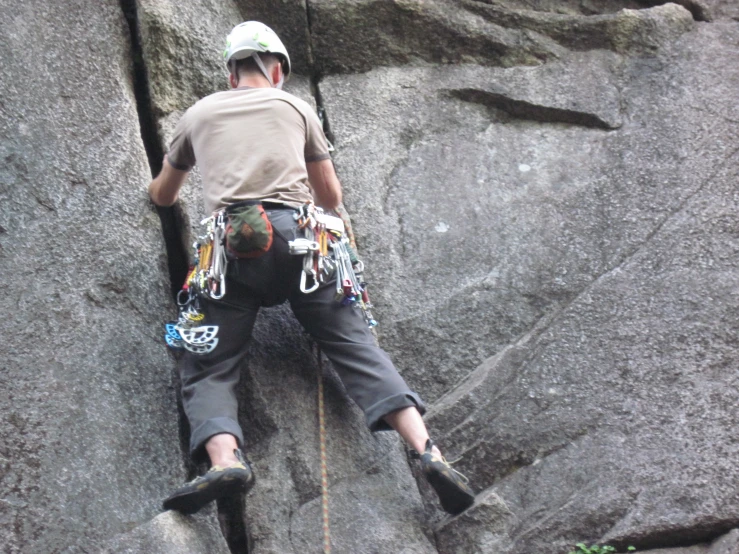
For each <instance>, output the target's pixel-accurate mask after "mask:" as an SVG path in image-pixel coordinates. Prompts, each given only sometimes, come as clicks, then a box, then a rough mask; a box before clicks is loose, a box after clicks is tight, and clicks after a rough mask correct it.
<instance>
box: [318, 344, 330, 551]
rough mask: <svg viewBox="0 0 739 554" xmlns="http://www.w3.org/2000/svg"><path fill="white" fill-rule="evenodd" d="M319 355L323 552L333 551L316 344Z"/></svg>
mask: <svg viewBox="0 0 739 554" xmlns="http://www.w3.org/2000/svg"><path fill="white" fill-rule="evenodd" d="M316 356H317V357H318V430H319V435H320V443H321V506H322V508H323V552H324V554H330V552H331V531H330V529H329V524H328V463H327V461H326V460H327V456H326V413H325V408H324V403H323V360H322V357H321V347H320V346H318V345H316Z"/></svg>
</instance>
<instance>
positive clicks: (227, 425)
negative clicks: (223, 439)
mask: <svg viewBox="0 0 739 554" xmlns="http://www.w3.org/2000/svg"><path fill="white" fill-rule="evenodd" d="M220 433H229V434H231V435H233V436H234V437H236V442H237V443H238V444H239V448H241V447H242V446H243V444H244V434H243V433H242V432H241V427H240V426H239V424H238V423H237V422H236V421H234V420H233V419H231V418H230V417H214V418H213V419H207V420H205V421H204V422H202V423H201V424H200V425H198V427H197V428H195V429H193V430H192V434H191V435H190V457H191V458H192V459H193V461H195V462H201V461H203V460H207V459H208V458H207V454H206V452H205V443H206V442H208V439H209V438H210V437H212V436H213V435H218V434H220Z"/></svg>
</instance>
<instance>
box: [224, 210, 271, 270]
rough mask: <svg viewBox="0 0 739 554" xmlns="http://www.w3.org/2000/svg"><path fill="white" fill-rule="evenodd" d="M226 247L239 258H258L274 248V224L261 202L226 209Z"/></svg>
mask: <svg viewBox="0 0 739 554" xmlns="http://www.w3.org/2000/svg"><path fill="white" fill-rule="evenodd" d="M226 214H227V216H228V222H227V223H226V247H227V248H228V251H229V253H230V254H232V255H233V256H236V257H237V258H257V257H259V256H261V255H262V254H264V253H265V252H267V251H268V250H269V249H270V247H271V246H272V237H273V234H272V223H270V221H269V217H267V214H266V213H265V211H264V207H263V206H262V204H261V203H260V202H254V201H245V202H238V203H237V204H232V205H231V206H229V207H228V208H227V209H226Z"/></svg>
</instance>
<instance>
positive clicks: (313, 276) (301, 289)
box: [300, 269, 320, 294]
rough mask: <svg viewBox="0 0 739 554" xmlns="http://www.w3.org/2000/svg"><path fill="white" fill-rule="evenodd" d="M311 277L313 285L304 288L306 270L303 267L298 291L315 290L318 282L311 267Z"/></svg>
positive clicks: (307, 291) (306, 276)
mask: <svg viewBox="0 0 739 554" xmlns="http://www.w3.org/2000/svg"><path fill="white" fill-rule="evenodd" d="M310 274H311V278H312V279H313V286H312V287H311V288H309V289H307V288H305V286H306V283H307V281H308V271H306V270H305V269H304V270H303V273H302V274H301V275H300V292H303V293H305V294H310V293H311V292H313V291H314V290H316V289H317V288H318V287H319V285H320V283H319V282H318V279H317V278H316V272H315V271H313V270H312V269H311V270H310Z"/></svg>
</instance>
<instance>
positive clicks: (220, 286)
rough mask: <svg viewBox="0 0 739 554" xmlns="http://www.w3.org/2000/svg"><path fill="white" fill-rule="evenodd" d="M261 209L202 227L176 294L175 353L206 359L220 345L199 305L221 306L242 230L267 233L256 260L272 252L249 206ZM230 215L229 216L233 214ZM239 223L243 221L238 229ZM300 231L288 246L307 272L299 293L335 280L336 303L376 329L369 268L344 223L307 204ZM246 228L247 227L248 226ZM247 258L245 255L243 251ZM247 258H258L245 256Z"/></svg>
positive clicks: (170, 326)
mask: <svg viewBox="0 0 739 554" xmlns="http://www.w3.org/2000/svg"><path fill="white" fill-rule="evenodd" d="M245 208H258V209H255V210H253V211H254V213H253V214H250V215H249V216H248V217H246V218H245V219H244V211H243V210H242V211H234V210H233V206H232V207H231V208H229V209H224V210H219V211H217V212H215V213H214V214H213V215H212V216H210V217H208V218H206V219H204V220H203V221H202V222H201V225H204V226H205V232H204V234H203V235H202V236H200V237H198V239H197V240H196V241H195V243H193V249H194V260H195V261H194V265H193V267H192V268H191V269H190V272H189V273H188V275H187V278H186V279H185V283H184V285H183V286H182V290H180V291H179V293H178V294H177V305H178V307H179V317H178V319H177V321H170V322H168V323H167V324H165V334H164V340H165V341H166V343H167V346H169V347H170V348H172V349H175V350H180V349H183V348H184V349H185V350H188V351H190V352H193V353H195V354H207V353H209V352H212V351H213V349H215V347H216V346H217V345H218V337H217V335H218V326H217V325H202V321H203V319H204V318H205V316H204V314H203V312H202V309H201V306H200V299H201V297H203V296H206V297H209V298H212V299H213V300H220V299H222V298H223V297H224V296H225V294H226V278H225V276H226V269H227V266H228V259H229V254H228V253H229V252H231V254H230V255H231V256H239V251H241V249H240V247H239V246H238V244H236V243H234V244H232V242H233V237H234V235H237V236H239V237H240V236H241V235H242V234H243V233H239V232H235V231H238V229H239V225H241V226H249V227H254V230H255V231H258V232H268V233H269V240H268V242H265V243H264V244H262V243H258V245H257V246H254V245H251V244H252V243H249V244H250V245H251V246H248V248H254V250H253V252H254V255H260V254H262V253H264V252H265V251H266V250H267V249H269V245H271V242H272V237H271V233H272V228H271V224H270V223H269V219H268V218H267V217H266V215H265V214H264V210H263V209H262V207H261V205H259V206H251V205H250V206H245ZM229 210H230V211H229ZM240 219H244V221H243V222H241V223H239V221H240ZM263 219H264V220H265V225H264V229H260V228H258V226H257V225H256V224H255V222H257V223H259V222H260V221H261V220H263ZM295 219H296V220H297V222H298V228H299V229H300V230H302V232H303V235H304V236H303V237H301V238H296V239H295V240H291V241H289V242H288V248H289V252H290V254H292V255H295V256H303V269H302V272H301V275H300V290H301V291H302V292H304V293H305V294H310V293H311V292H313V291H315V290H317V289H318V287H319V286H321V285H322V284H323V283H326V282H328V281H329V280H330V279H331V277H332V276H334V275H335V277H336V300H337V302H339V303H341V305H342V306H352V307H354V308H358V309H361V311H362V316H363V317H364V321H365V322H366V323H367V325H368V326H369V327H374V326H375V325H377V321H376V320H375V318H374V316H373V315H372V311H371V308H372V304H371V302H370V299H369V294H368V293H367V283H366V282H365V281H364V279H363V277H362V273H363V271H364V264H363V263H362V261H361V260H359V258H358V257H357V254H356V251H355V250H354V248H353V246H352V244H351V237H350V233H349V232H346V231H345V229H346V227H345V225H344V222H343V221H342V219H341V218H339V217H336V216H333V215H329V214H327V213H325V212H324V211H323V210H322V209H321V208H318V207H316V206H315V205H314V204H313V203H312V202H310V203H308V204H304V205H303V206H301V207H300V209H299V210H298V211H297V212H296V214H295ZM244 224H245V225H244ZM242 252H243V251H242ZM244 255H245V257H253V255H252V254H250V253H246V254H244Z"/></svg>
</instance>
